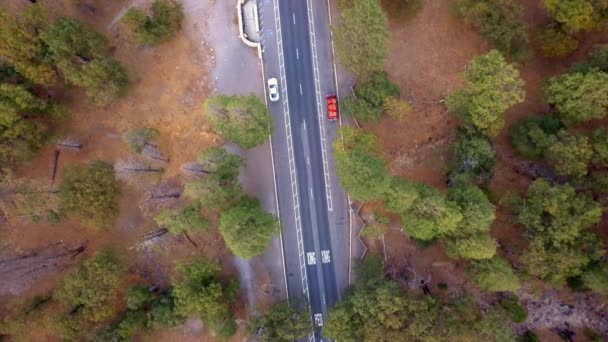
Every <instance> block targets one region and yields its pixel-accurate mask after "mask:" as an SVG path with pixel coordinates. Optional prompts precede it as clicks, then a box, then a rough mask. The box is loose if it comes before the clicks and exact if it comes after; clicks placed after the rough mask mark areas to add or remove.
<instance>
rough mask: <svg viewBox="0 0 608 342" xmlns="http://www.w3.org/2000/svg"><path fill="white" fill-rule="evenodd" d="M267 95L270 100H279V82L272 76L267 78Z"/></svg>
mask: <svg viewBox="0 0 608 342" xmlns="http://www.w3.org/2000/svg"><path fill="white" fill-rule="evenodd" d="M268 97H269V98H270V101H272V102H277V101H279V82H277V79H276V78H274V77H273V78H269V79H268Z"/></svg>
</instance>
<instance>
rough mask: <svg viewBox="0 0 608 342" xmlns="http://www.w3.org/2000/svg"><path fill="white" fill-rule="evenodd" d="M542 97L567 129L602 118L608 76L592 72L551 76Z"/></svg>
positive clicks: (607, 96)
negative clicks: (554, 109) (554, 110)
mask: <svg viewBox="0 0 608 342" xmlns="http://www.w3.org/2000/svg"><path fill="white" fill-rule="evenodd" d="M545 97H546V98H547V102H549V104H552V105H555V107H556V108H557V110H558V114H559V117H560V119H561V120H562V122H563V123H564V124H566V125H568V126H571V125H575V124H578V123H581V122H585V121H589V120H593V119H601V118H603V117H604V116H606V109H607V108H608V74H606V73H604V72H601V71H599V70H597V69H591V70H590V71H589V72H586V73H583V72H571V73H566V74H563V75H560V76H555V77H551V78H550V79H549V80H548V81H547V84H546V86H545Z"/></svg>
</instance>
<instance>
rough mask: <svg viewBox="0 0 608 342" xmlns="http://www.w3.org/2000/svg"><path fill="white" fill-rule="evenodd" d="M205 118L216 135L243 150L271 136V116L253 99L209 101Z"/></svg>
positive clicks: (217, 99) (226, 97) (220, 97)
mask: <svg viewBox="0 0 608 342" xmlns="http://www.w3.org/2000/svg"><path fill="white" fill-rule="evenodd" d="M205 116H206V118H207V119H208V120H209V122H210V123H211V125H212V126H213V129H214V130H215V131H216V132H218V133H219V134H221V135H222V136H224V138H226V139H228V140H230V141H232V142H233V143H235V144H237V145H239V146H240V147H243V148H253V147H256V146H258V145H260V144H262V143H263V142H264V141H266V139H268V136H269V135H270V134H272V129H273V124H272V116H271V115H270V112H269V111H268V108H266V106H265V105H264V104H263V103H262V102H261V101H260V99H258V98H257V97H256V96H254V95H248V96H236V95H234V96H228V95H216V96H213V97H210V98H209V99H207V101H206V102H205Z"/></svg>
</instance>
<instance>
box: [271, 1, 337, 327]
mask: <svg viewBox="0 0 608 342" xmlns="http://www.w3.org/2000/svg"><path fill="white" fill-rule="evenodd" d="M280 18H281V27H282V32H283V36H282V37H283V51H284V61H285V74H286V80H287V84H286V85H287V93H288V96H289V113H290V117H291V127H292V129H291V131H292V135H293V146H294V158H295V165H296V170H297V172H298V194H299V200H300V201H299V203H300V215H301V224H302V235H303V241H304V249H305V251H306V252H307V253H309V252H314V253H315V256H316V264H314V265H307V266H306V270H307V275H308V289H309V298H310V305H311V311H312V313H313V315H314V314H318V313H321V314H322V315H323V317H326V316H327V310H328V308H329V307H331V306H332V305H333V304H334V303H335V302H337V300H338V288H337V286H336V274H335V271H334V263H333V262H329V263H322V257H321V251H329V253H330V254H329V255H330V256H331V255H332V253H331V251H332V248H331V236H330V229H329V213H328V201H327V194H326V184H325V173H324V168H323V155H322V146H321V131H320V126H319V125H320V122H319V120H320V118H319V113H318V110H317V98H316V93H315V81H314V70H313V59H312V58H313V56H312V50H311V40H310V39H311V37H310V31H309V21H308V20H309V18H308V9H307V3H306V1H302V0H297V1H294V0H287V1H281V2H280ZM315 336H316V338H317V339H319V338H320V331H319V329H318V328H317V329H315Z"/></svg>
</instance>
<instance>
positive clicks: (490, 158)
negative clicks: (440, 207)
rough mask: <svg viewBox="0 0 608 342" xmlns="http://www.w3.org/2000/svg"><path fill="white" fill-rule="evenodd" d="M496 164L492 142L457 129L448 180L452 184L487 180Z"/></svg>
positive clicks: (473, 133) (480, 135)
mask: <svg viewBox="0 0 608 342" xmlns="http://www.w3.org/2000/svg"><path fill="white" fill-rule="evenodd" d="M495 163H496V151H495V150H494V146H492V142H491V141H490V140H489V139H488V138H487V137H485V136H483V135H482V134H479V133H476V132H473V131H470V130H466V129H458V130H457V131H456V137H455V139H454V157H453V163H452V168H451V171H450V174H449V178H450V180H451V181H452V182H455V183H457V182H459V181H464V182H470V181H473V180H476V179H479V180H481V181H486V180H489V179H490V178H491V177H492V173H493V171H494V164H495Z"/></svg>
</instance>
